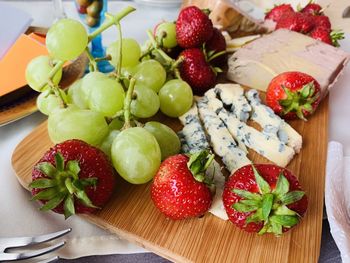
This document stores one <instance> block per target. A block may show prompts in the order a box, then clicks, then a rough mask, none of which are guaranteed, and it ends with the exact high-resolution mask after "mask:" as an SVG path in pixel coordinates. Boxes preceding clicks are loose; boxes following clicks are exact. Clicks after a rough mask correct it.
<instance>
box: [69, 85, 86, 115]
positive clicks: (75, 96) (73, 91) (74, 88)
mask: <svg viewBox="0 0 350 263" xmlns="http://www.w3.org/2000/svg"><path fill="white" fill-rule="evenodd" d="M82 82H83V80H82V79H79V80H77V81H76V82H74V83H73V84H72V85H71V86H70V87H69V89H68V103H70V104H74V105H76V106H78V108H80V109H88V108H89V103H88V101H87V98H86V96H85V94H84V93H83V91H82V89H81V85H82Z"/></svg>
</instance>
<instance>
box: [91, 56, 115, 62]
mask: <svg viewBox="0 0 350 263" xmlns="http://www.w3.org/2000/svg"><path fill="white" fill-rule="evenodd" d="M111 59H112V57H111V56H110V55H107V56H105V57H102V58H95V61H96V62H100V61H103V60H111Z"/></svg>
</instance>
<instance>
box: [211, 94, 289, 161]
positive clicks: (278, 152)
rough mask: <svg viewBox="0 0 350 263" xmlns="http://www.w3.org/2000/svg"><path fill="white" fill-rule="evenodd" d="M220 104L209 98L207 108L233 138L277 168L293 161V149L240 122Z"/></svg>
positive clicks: (216, 100)
mask: <svg viewBox="0 0 350 263" xmlns="http://www.w3.org/2000/svg"><path fill="white" fill-rule="evenodd" d="M220 104H221V105H222V103H221V101H219V100H218V99H216V98H210V99H209V102H208V105H209V107H210V108H211V109H212V110H213V111H215V112H216V113H217V114H218V116H219V117H220V119H221V120H222V121H223V122H224V123H225V125H226V126H227V128H228V130H229V132H230V133H231V135H232V136H233V137H234V138H237V139H238V140H240V141H242V142H243V143H244V144H245V145H246V146H247V147H249V148H251V149H253V150H254V151H256V152H257V153H259V154H260V155H262V156H264V157H265V158H267V159H269V160H270V161H272V162H274V163H275V164H277V165H279V166H282V167H285V166H287V164H288V163H289V162H290V161H291V160H292V159H293V156H294V154H295V152H294V150H293V148H291V147H289V146H286V145H285V144H284V143H283V142H281V141H280V140H278V139H276V138H272V137H269V136H266V135H265V134H263V133H262V132H260V131H258V130H256V129H254V128H253V127H250V126H248V125H247V124H246V123H244V122H241V121H240V120H239V119H237V118H235V117H234V116H233V115H232V114H229V113H228V112H227V111H226V110H225V109H224V108H223V107H222V106H221V105H220Z"/></svg>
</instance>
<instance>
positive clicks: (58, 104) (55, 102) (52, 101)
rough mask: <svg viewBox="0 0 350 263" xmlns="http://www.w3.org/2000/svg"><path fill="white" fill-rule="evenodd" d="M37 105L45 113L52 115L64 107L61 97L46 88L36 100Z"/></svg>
mask: <svg viewBox="0 0 350 263" xmlns="http://www.w3.org/2000/svg"><path fill="white" fill-rule="evenodd" d="M36 105H37V107H38V109H39V111H41V112H42V113H43V114H45V115H50V114H51V113H52V112H54V111H55V110H57V109H60V108H63V102H62V100H61V98H59V97H57V96H56V95H55V94H52V93H50V91H49V90H46V91H44V92H42V93H40V95H39V96H38V98H37V100H36Z"/></svg>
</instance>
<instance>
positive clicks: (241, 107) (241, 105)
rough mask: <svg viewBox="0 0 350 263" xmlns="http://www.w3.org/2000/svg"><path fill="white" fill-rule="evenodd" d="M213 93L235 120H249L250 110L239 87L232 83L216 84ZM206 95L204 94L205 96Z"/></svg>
mask: <svg viewBox="0 0 350 263" xmlns="http://www.w3.org/2000/svg"><path fill="white" fill-rule="evenodd" d="M213 93H214V94H215V95H216V97H217V98H218V99H220V100H221V101H222V102H223V104H224V107H225V109H227V110H228V111H229V112H232V114H233V115H234V116H235V117H236V118H237V119H239V120H240V121H243V122H246V121H247V120H248V119H249V116H250V112H251V110H252V108H251V106H250V105H249V102H248V101H247V99H246V97H245V96H244V90H243V88H242V87H241V86H240V85H238V84H232V83H227V84H218V85H216V86H215V88H214V89H213ZM208 95H209V94H208ZM208 95H207V94H206V96H208Z"/></svg>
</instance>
